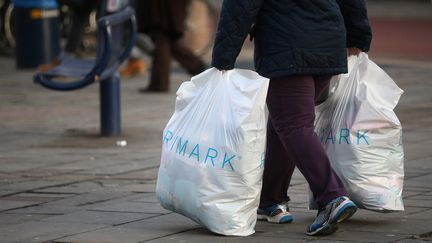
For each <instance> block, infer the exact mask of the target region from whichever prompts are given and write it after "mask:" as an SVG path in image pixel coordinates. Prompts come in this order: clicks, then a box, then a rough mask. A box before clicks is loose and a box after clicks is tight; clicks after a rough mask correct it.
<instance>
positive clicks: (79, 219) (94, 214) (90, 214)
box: [42, 211, 155, 225]
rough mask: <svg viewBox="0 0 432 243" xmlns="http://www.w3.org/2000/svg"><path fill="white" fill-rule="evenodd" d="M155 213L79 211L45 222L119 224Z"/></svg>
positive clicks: (54, 217)
mask: <svg viewBox="0 0 432 243" xmlns="http://www.w3.org/2000/svg"><path fill="white" fill-rule="evenodd" d="M154 216H155V214H144V213H119V212H99V211H78V212H73V213H68V214H65V215H59V216H52V217H49V218H45V219H43V220H42V221H44V222H53V223H54V222H59V223H82V224H103V225H119V224H124V223H128V222H132V221H137V220H141V219H146V218H149V217H154Z"/></svg>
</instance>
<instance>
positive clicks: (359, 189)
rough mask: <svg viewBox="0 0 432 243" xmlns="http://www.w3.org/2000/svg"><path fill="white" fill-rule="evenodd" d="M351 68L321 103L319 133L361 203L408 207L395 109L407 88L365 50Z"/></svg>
mask: <svg viewBox="0 0 432 243" xmlns="http://www.w3.org/2000/svg"><path fill="white" fill-rule="evenodd" d="M348 67H349V73H348V74H342V75H339V76H336V77H335V78H334V80H332V82H333V84H334V85H333V86H334V87H333V90H332V92H333V93H332V94H331V95H330V96H329V98H328V99H327V100H326V101H325V102H324V103H322V104H321V105H319V106H317V108H316V120H315V126H316V128H315V130H316V133H317V134H318V136H319V137H320V139H321V142H322V144H323V145H324V147H325V149H326V151H327V154H328V156H329V158H330V161H331V165H332V167H333V169H334V170H335V172H336V173H337V174H338V176H339V177H340V178H341V180H342V181H343V183H344V185H345V187H346V189H347V190H348V193H349V196H350V198H351V199H352V200H353V201H354V202H355V203H356V204H357V206H359V207H360V208H364V209H369V210H374V211H379V212H391V211H402V210H404V206H403V202H402V188H403V177H404V168H403V162H404V152H403V147H402V126H401V123H400V122H399V120H398V118H397V117H396V115H395V113H394V112H393V109H394V108H395V107H396V105H397V103H398V101H399V98H400V96H401V95H402V93H403V91H402V90H401V89H400V88H399V87H398V86H397V85H396V84H395V83H394V81H393V80H392V79H391V78H390V77H389V76H388V75H387V74H386V73H385V72H384V71H383V70H382V69H381V68H379V67H378V66H377V65H376V64H375V63H374V62H372V61H371V60H369V58H368V55H367V54H365V53H361V54H360V55H359V56H358V57H357V56H351V57H349V60H348ZM310 201H311V202H312V201H313V200H312V199H311V200H310ZM311 207H313V206H311Z"/></svg>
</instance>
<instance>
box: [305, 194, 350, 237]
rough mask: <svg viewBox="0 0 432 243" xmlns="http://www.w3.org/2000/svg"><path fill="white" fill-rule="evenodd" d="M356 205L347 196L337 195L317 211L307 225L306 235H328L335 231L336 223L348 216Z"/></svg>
mask: <svg viewBox="0 0 432 243" xmlns="http://www.w3.org/2000/svg"><path fill="white" fill-rule="evenodd" d="M356 211H357V206H356V205H355V204H354V202H352V201H351V200H350V199H349V198H348V197H345V196H343V197H338V198H336V199H334V200H333V201H331V202H330V203H328V204H327V205H326V207H325V208H323V209H321V210H319V211H318V215H317V217H316V219H315V221H314V222H313V223H312V224H310V225H309V227H308V229H307V232H306V234H307V235H329V234H332V233H334V232H336V230H337V228H338V226H337V224H338V223H341V222H343V221H345V220H347V219H348V218H350V217H351V216H352V215H353V214H354V213H355V212H356Z"/></svg>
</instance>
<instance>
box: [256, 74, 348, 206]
mask: <svg viewBox="0 0 432 243" xmlns="http://www.w3.org/2000/svg"><path fill="white" fill-rule="evenodd" d="M316 82H327V83H328V82H329V78H326V79H324V80H323V78H321V77H315V78H314V77H312V76H289V77H282V78H276V79H272V80H270V86H269V93H268V97H267V106H268V109H269V119H270V120H271V122H272V125H273V127H274V130H275V132H276V134H277V136H278V137H279V139H280V141H281V142H282V144H283V147H284V148H285V150H286V152H287V153H288V155H289V157H290V158H292V159H293V161H294V163H295V165H296V166H297V168H299V170H300V171H301V173H302V174H303V176H304V177H305V178H306V180H307V181H308V183H309V186H310V189H311V190H312V192H313V195H314V199H315V201H316V202H317V203H318V205H319V206H320V207H323V206H325V205H326V204H327V203H328V202H330V201H331V200H332V199H334V198H336V197H339V196H343V195H347V193H346V190H345V188H344V186H343V184H342V182H341V181H340V179H339V177H338V176H337V175H336V173H335V172H334V171H333V169H332V168H331V166H330V161H329V159H328V157H327V154H326V152H325V150H324V148H323V146H322V145H321V143H320V140H319V138H318V136H317V135H316V134H315V132H314V119H315V110H314V108H315V97H316V96H317V95H318V93H319V92H321V90H320V89H322V87H326V86H327V85H328V84H327V85H322V83H321V84H320V85H319V87H318V89H317V90H315V83H316ZM316 93H317V94H316ZM278 161H280V160H276V162H273V161H266V163H268V164H270V165H268V166H272V165H271V164H272V163H280V162H278ZM284 163H289V161H286V160H285V161H284ZM280 179H281V178H280ZM264 194H265V193H264Z"/></svg>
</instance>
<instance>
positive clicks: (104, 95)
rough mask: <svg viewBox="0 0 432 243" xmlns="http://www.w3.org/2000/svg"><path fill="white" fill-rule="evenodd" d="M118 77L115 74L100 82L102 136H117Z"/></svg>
mask: <svg viewBox="0 0 432 243" xmlns="http://www.w3.org/2000/svg"><path fill="white" fill-rule="evenodd" d="M120 100H121V99H120V77H119V75H118V73H117V74H115V75H113V76H112V77H110V78H107V79H105V80H102V81H101V83H100V106H101V113H100V122H101V135H102V136H119V135H120V133H121V119H120V116H121V114H120Z"/></svg>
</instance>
